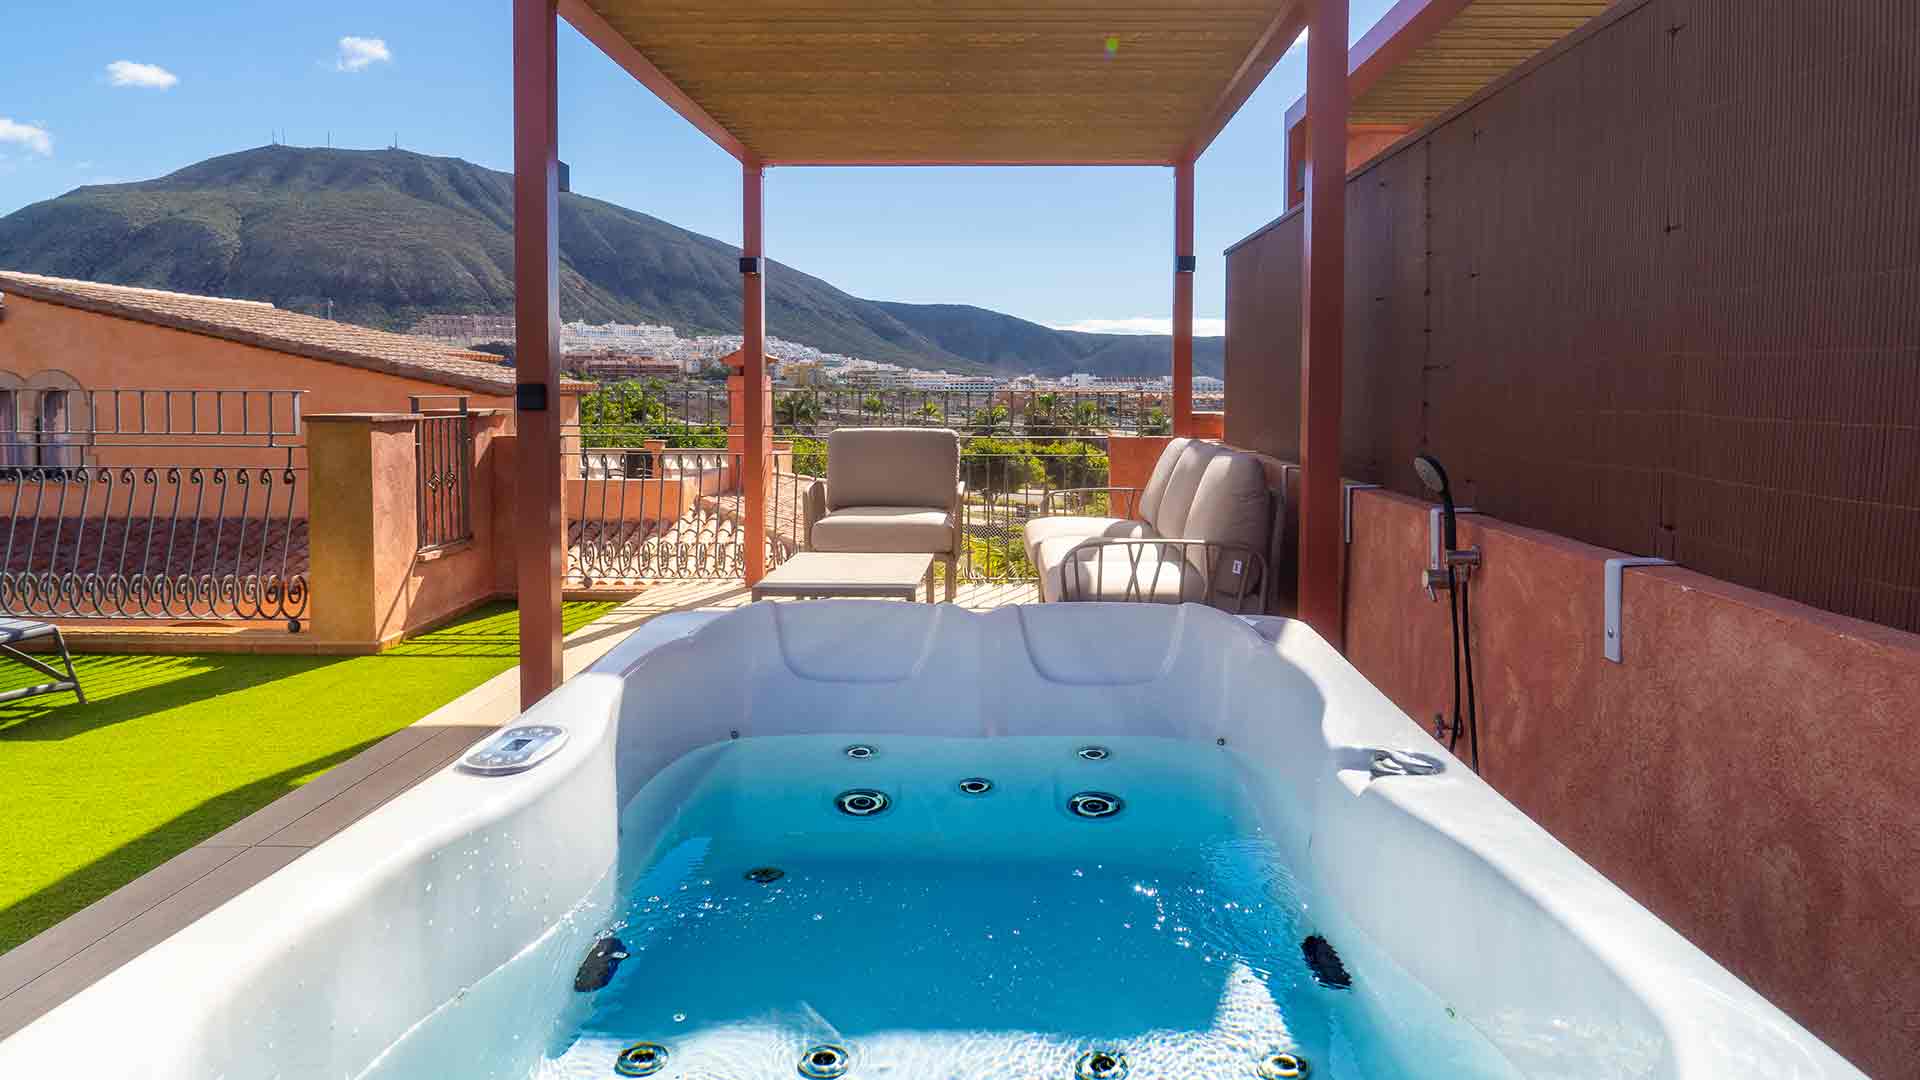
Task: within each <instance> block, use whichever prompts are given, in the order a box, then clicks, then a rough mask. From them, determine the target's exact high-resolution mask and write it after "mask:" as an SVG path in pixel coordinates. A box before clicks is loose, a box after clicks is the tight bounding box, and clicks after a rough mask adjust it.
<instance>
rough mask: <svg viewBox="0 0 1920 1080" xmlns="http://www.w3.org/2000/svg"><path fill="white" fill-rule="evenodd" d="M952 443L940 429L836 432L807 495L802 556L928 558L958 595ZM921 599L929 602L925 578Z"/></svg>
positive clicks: (954, 436) (958, 492)
mask: <svg viewBox="0 0 1920 1080" xmlns="http://www.w3.org/2000/svg"><path fill="white" fill-rule="evenodd" d="M963 491H964V488H963V486H962V485H961V483H960V436H959V434H958V433H957V432H954V431H952V430H950V429H947V428H842V429H840V430H838V431H835V432H834V433H832V434H831V435H829V436H827V481H826V483H824V484H815V485H814V486H813V487H812V488H810V489H808V491H807V549H808V550H809V551H848V552H867V553H876V552H902V553H912V554H922V553H924V554H929V555H932V556H934V558H935V560H936V561H937V562H942V563H945V564H946V567H947V599H948V600H949V601H951V600H952V599H953V598H954V593H955V591H956V589H957V588H958V577H957V575H958V573H959V563H960V549H961V535H960V533H961V529H960V500H961V497H962V493H963ZM927 597H928V599H932V597H933V581H932V573H931V571H929V573H928V581H927Z"/></svg>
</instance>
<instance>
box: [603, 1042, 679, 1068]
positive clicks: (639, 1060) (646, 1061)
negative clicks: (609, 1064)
mask: <svg viewBox="0 0 1920 1080" xmlns="http://www.w3.org/2000/svg"><path fill="white" fill-rule="evenodd" d="M666 1067H667V1048H666V1047H664V1046H661V1045H660V1044H659V1043H650V1042H637V1043H634V1044H633V1045H632V1046H629V1047H627V1048H626V1049H625V1050H622V1051H620V1056H619V1057H617V1058H615V1059H613V1071H614V1072H615V1073H617V1074H619V1075H621V1076H652V1075H653V1074H654V1073H657V1072H659V1071H660V1070H661V1069H664V1068H666Z"/></svg>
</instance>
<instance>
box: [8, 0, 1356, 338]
mask: <svg viewBox="0 0 1920 1080" xmlns="http://www.w3.org/2000/svg"><path fill="white" fill-rule="evenodd" d="M1391 3H1392V0H1352V14H1353V26H1352V33H1351V35H1350V36H1351V38H1354V39H1357V38H1358V37H1359V36H1360V35H1361V34H1362V33H1363V32H1364V31H1365V30H1366V28H1367V27H1369V26H1371V25H1372V24H1373V23H1374V22H1375V21H1376V20H1377V19H1378V18H1379V17H1380V16H1381V15H1382V14H1383V13H1384V12H1385V11H1386V9H1387V8H1388V7H1390V6H1391ZM9 7H10V8H12V9H14V10H13V12H12V13H11V14H10V16H9V18H8V20H7V23H8V26H9V29H10V30H11V34H10V37H11V38H12V40H11V41H10V42H9V45H8V47H7V48H6V50H5V56H6V63H5V64H4V65H0V214H5V213H11V212H12V211H14V210H16V209H19V208H20V207H22V206H25V205H27V204H29V203H32V202H36V201H39V200H41V199H47V198H52V197H54V196H56V195H59V194H61V193H62V192H66V191H69V190H71V189H73V188H75V187H77V186H79V185H82V184H97V183H114V182H119V181H126V180H141V179H147V178H150V177H154V176H160V175H163V174H165V173H167V172H170V171H172V170H174V169H177V168H180V167H181V166H184V165H188V164H191V163H193V162H195V161H199V160H201V159H203V158H207V157H211V156H214V155H216V154H223V153H230V152H232V151H236V150H242V149H245V148H247V147H252V146H258V145H260V144H262V143H265V142H267V141H269V139H271V138H272V137H274V135H275V133H278V134H279V136H280V137H281V138H282V140H283V141H285V142H288V143H291V144H294V145H302V146H306V145H312V146H318V145H325V144H326V143H327V142H328V141H329V140H331V142H332V145H334V146H339V147H362V148H375V147H383V146H386V145H388V144H389V143H390V142H392V141H393V140H394V139H396V138H397V139H398V140H399V143H400V145H401V146H402V147H404V148H406V149H409V150H416V151H420V152H422V153H428V154H444V155H449V156H454V157H462V158H466V159H468V160H470V161H474V162H478V163H480V164H482V165H487V166H490V167H493V168H501V169H505V168H509V167H511V164H512V152H511V151H512V128H511V107H512V93H511V86H510V82H509V77H508V76H509V65H508V58H509V51H510V50H509V39H508V34H507V16H508V9H509V5H508V3H507V2H506V0H486V2H484V3H473V2H472V0H411V2H408V3H403V4H395V3H391V2H387V3H370V2H366V0H340V2H337V3H332V4H325V5H307V4H298V5H296V4H284V5H273V6H272V7H270V8H267V7H262V6H261V5H258V4H252V3H239V2H234V0H204V2H199V3H194V4H178V5H154V4H151V3H146V2H142V3H138V4H136V3H134V2H132V0H102V2H101V3H97V4H90V5H73V4H69V3H66V2H63V0H13V2H12V3H11V4H9ZM561 35H562V36H561V46H560V68H561V83H560V124H561V156H562V157H563V158H565V159H566V160H567V161H568V163H569V164H570V165H571V166H572V169H573V185H574V190H576V191H579V192H581V193H583V194H588V195H593V196H596V197H599V198H604V199H607V200H609V201H612V202H615V203H619V204H622V205H624V206H629V207H632V208H634V209H636V210H642V211H645V212H647V213H650V214H654V215H656V216H658V217H661V218H665V219H666V220H668V221H671V222H673V223H675V224H677V225H681V226H683V227H685V228H689V229H693V230H695V231H696V232H702V233H706V234H708V235H710V236H716V237H719V238H721V239H723V240H728V241H730V242H738V240H739V235H740V224H739V190H740V186H739V168H738V166H737V165H736V164H735V163H734V162H733V159H732V158H729V157H727V156H726V155H725V154H724V153H722V152H721V151H720V150H719V149H717V148H716V147H714V146H713V145H712V144H711V143H709V142H708V141H707V140H706V139H705V137H703V136H701V135H700V134H699V133H698V132H696V131H694V130H693V129H692V128H691V127H689V126H688V125H687V124H686V123H685V122H684V121H682V120H681V119H680V118H679V117H677V116H675V115H674V114H673V113H671V112H669V111H668V110H667V109H666V108H665V107H664V106H661V105H660V104H659V103H658V102H657V101H655V100H654V99H653V97H652V96H651V95H650V94H648V93H647V92H646V90H644V89H643V88H641V87H640V86H638V85H637V84H635V83H634V82H633V81H632V80H631V79H630V78H628V77H627V76H626V74H625V73H623V72H621V71H620V70H619V69H617V68H615V67H614V66H613V65H612V64H611V63H610V62H608V61H607V60H606V59H605V58H604V57H603V56H601V55H600V53H599V52H598V50H596V49H594V48H593V46H591V45H589V44H588V43H587V42H586V41H585V40H584V39H582V38H581V37H580V36H579V35H578V34H576V33H574V32H573V30H572V29H571V28H568V27H565V26H564V25H563V27H562V31H561ZM1305 70H1306V60H1305V50H1304V48H1302V47H1300V46H1296V47H1295V48H1294V50H1293V51H1292V52H1290V53H1289V54H1288V55H1287V57H1286V58H1285V59H1284V60H1282V61H1281V63H1280V65H1279V66H1278V67H1276V68H1275V69H1274V71H1273V73H1272V75H1270V76H1269V77H1268V79H1267V81H1266V83H1265V85H1263V86H1262V87H1261V89H1260V91H1259V92H1258V93H1257V94H1255V95H1254V97H1253V98H1252V100H1251V101H1249V102H1248V103H1247V105H1246V107H1245V108H1244V109H1242V110H1241V112H1240V114H1239V116H1237V117H1236V118H1235V119H1234V121H1233V123H1232V125H1230V126H1229V127H1228V128H1227V130H1226V131H1225V132H1224V133H1223V134H1222V135H1221V137H1220V139H1219V140H1218V141H1217V142H1216V143H1215V144H1214V146H1213V148H1212V149H1211V150H1210V151H1208V153H1207V154H1206V156H1205V157H1203V158H1201V159H1200V164H1199V168H1198V173H1197V179H1198V187H1197V205H1196V218H1197V220H1196V229H1197V234H1198V241H1199V252H1200V273H1199V277H1198V279H1197V280H1196V282H1195V291H1196V302H1195V309H1196V314H1197V317H1198V318H1199V319H1200V320H1202V321H1201V322H1200V325H1199V329H1200V330H1201V332H1202V333H1207V332H1216V333H1217V332H1218V329H1217V327H1218V322H1219V320H1220V319H1221V317H1222V316H1223V315H1224V310H1223V308H1224V294H1225V266H1224V261H1223V259H1222V258H1221V254H1220V252H1221V250H1222V249H1223V248H1225V247H1226V246H1227V245H1228V244H1230V243H1232V242H1234V241H1235V240H1237V239H1239V238H1240V237H1241V236H1244V235H1245V234H1247V233H1248V232H1250V231H1252V230H1253V229H1255V228H1257V227H1258V226H1260V225H1261V224H1263V223H1265V222H1266V221H1268V220H1271V219H1272V218H1273V217H1275V216H1277V215H1278V214H1279V213H1280V212H1281V210H1282V209H1283V208H1284V205H1285V198H1284V192H1283V191H1282V176H1283V172H1282V164H1283V158H1284V154H1285V131H1284V127H1285V124H1284V116H1285V113H1286V109H1287V106H1289V105H1290V104H1292V102H1293V101H1294V100H1295V99H1296V98H1297V97H1298V96H1299V95H1300V92H1301V89H1302V87H1303V86H1304V83H1305ZM1172 188H1173V178H1172V173H1171V171H1170V170H1167V169H799V168H789V169H775V170H771V171H770V172H769V174H768V180H767V189H766V198H767V252H768V254H769V255H770V256H772V257H774V258H776V259H779V260H780V261H782V262H785V263H788V264H790V265H793V266H796V267H799V268H800V269H803V270H805V271H807V272H808V273H811V274H815V275H818V276H820V277H823V278H825V279H826V280H828V281H831V282H833V283H834V284H835V285H838V286H840V287H841V288H843V289H846V290H847V291H849V292H852V293H854V294H855V295H858V296H865V297H871V298H874V299H884V300H908V301H919V302H939V303H967V304H978V305H980V306H982V307H988V308H993V309H996V310H999V311H1005V312H1009V313H1011V314H1014V315H1019V316H1022V317H1024V318H1028V319H1032V320H1034V321H1036V322H1042V323H1047V324H1049V325H1055V326H1084V327H1086V328H1109V327H1111V328H1119V327H1121V326H1125V325H1127V324H1133V325H1135V326H1137V327H1138V328H1141V329H1148V328H1153V327H1155V326H1163V325H1164V323H1165V320H1166V317H1167V314H1168V312H1169V310H1170V308H1171V301H1170V290H1171V285H1170V283H1169V276H1170V275H1169V273H1168V269H1167V268H1168V263H1169V261H1170V256H1171V246H1170V245H1171V234H1172ZM771 329H772V330H773V332H774V333H776V334H777V333H778V332H779V327H777V326H776V327H772V328H771Z"/></svg>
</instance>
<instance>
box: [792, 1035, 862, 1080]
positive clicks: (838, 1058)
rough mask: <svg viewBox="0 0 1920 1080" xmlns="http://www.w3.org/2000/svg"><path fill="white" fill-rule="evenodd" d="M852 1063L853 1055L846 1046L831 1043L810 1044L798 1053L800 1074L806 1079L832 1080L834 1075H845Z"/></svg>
mask: <svg viewBox="0 0 1920 1080" xmlns="http://www.w3.org/2000/svg"><path fill="white" fill-rule="evenodd" d="M852 1064H853V1055H851V1054H849V1053H847V1051H846V1048H845V1047H842V1046H835V1045H833V1044H832V1043H821V1044H820V1045H819V1046H810V1047H808V1048H807V1052H806V1053H804V1054H801V1055H800V1075H801V1076H804V1077H806V1078H807V1080H833V1078H834V1077H836V1076H845V1075H846V1074H847V1069H848V1068H849V1067H850V1066H852Z"/></svg>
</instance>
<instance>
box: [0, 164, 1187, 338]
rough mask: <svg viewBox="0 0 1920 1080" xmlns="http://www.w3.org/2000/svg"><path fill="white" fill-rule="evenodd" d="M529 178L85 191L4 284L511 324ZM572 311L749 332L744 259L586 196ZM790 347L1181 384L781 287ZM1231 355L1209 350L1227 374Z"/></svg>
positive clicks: (994, 316) (968, 327) (6, 258)
mask: <svg viewBox="0 0 1920 1080" xmlns="http://www.w3.org/2000/svg"><path fill="white" fill-rule="evenodd" d="M512 230H513V178H512V177H511V176H510V175H509V174H507V173H503V172H496V171H494V170H491V169H483V168H481V167H479V166H477V165H473V164H470V163H468V162H465V161H461V160H459V159H458V158H436V157H427V156H425V155H421V154H414V153H409V152H407V151H404V150H331V149H319V148H299V147H291V146H263V147H258V148H256V149H252V150H245V151H241V152H240V153H235V154H227V155H224V156H221V157H216V158H210V159H208V160H206V161H203V162H200V163H199V164H196V165H190V166H188V167H186V168H184V169H181V170H180V171H178V172H175V173H172V174H170V175H168V176H164V177H161V178H159V179H156V180H146V181H141V182H138V183H131V184H105V185H93V186H88V187H81V188H76V189H74V190H73V191H71V192H68V193H67V194H65V195H62V196H60V197H59V198H56V199H49V200H47V201H45V202H40V203H35V204H34V205H32V206H28V207H26V208H24V209H22V210H19V211H17V212H15V213H13V214H11V215H8V216H6V217H4V218H0V267H6V268H9V269H15V270H25V271H31V272H34V273H43V274H52V275H55V276H60V277H74V278H84V279H87V280H92V281H105V282H115V283H120V284H128V285H142V286H148V287H152V288H160V289H175V290H180V291H183V292H193V293H205V294H210V295H219V296H234V297H244V298H250V299H259V300H270V301H272V302H273V303H275V304H278V305H279V306H281V307H283V308H287V309H289V310H293V311H302V312H307V313H310V314H315V315H323V314H325V313H326V312H327V310H328V304H329V302H331V303H332V310H333V312H334V315H335V317H337V318H340V319H344V320H346V321H349V322H356V323H361V324H363V325H367V326H376V327H380V328H383V329H400V330H404V329H407V328H409V327H411V326H412V325H413V324H414V323H416V322H417V321H418V320H419V319H420V318H421V317H422V316H424V315H428V314H433V313H439V312H448V313H479V314H499V315H506V314H511V313H512V310H513V276H512V267H513V231H512ZM560 255H561V261H562V266H561V275H560V312H561V315H562V317H564V318H567V319H584V320H586V321H588V322H654V323H667V324H670V325H672V326H673V327H675V328H676V329H678V330H679V331H680V332H682V333H684V334H698V333H728V332H738V331H739V328H740V274H739V266H738V263H737V261H736V260H737V256H738V249H736V248H734V247H732V246H731V245H728V244H724V243H722V242H720V241H718V240H714V239H712V238H710V237H706V236H701V235H699V234H697V233H692V232H688V231H687V230H685V229H681V228H677V227H675V226H673V225H670V224H668V223H667V222H664V221H661V220H659V219H658V218H653V217H649V216H647V215H646V214H641V213H637V212H635V211H632V210H628V209H626V208H624V207H620V206H615V205H613V204H612V203H608V202H603V201H601V200H598V199H592V198H588V197H586V196H584V195H577V194H565V195H562V196H561V197H560ZM767 309H768V310H767V321H768V325H769V327H770V328H771V329H772V330H773V332H774V333H776V334H778V335H779V336H780V337H782V338H785V339H787V340H789V341H799V342H804V343H806V344H808V345H813V346H816V347H818V348H822V349H827V350H829V351H833V352H840V353H847V354H850V355H855V356H860V357H864V358H866V359H870V360H885V361H891V362H895V363H899V364H904V365H907V366H910V367H922V368H946V369H948V370H951V371H962V372H965V371H994V372H999V373H1009V374H1011V373H1024V372H1029V371H1030V372H1035V373H1039V374H1043V375H1064V374H1067V373H1069V372H1073V371H1087V372H1092V373H1094V374H1100V375H1144V374H1157V373H1160V372H1164V371H1166V370H1167V357H1168V350H1169V348H1170V345H1169V342H1168V339H1167V338H1165V337H1134V336H1127V335H1116V334H1076V333H1068V332H1064V331H1059V330H1054V329H1051V328H1049V327H1046V326H1041V325H1040V324H1038V323H1033V322H1028V321H1026V320H1024V319H1017V318H1014V317H1012V316H1009V315H1003V314H1000V313H999V312H994V311H988V310H986V309H984V308H977V307H968V306H964V305H955V304H900V303H891V302H880V301H872V300H863V299H860V298H859V297H855V296H849V295H848V294H846V293H844V292H842V291H840V290H839V289H836V288H834V287H833V286H832V285H829V284H828V283H826V282H824V281H821V280H820V279H818V278H814V277H809V276H807V275H806V274H802V273H800V272H798V271H796V270H794V269H792V268H791V267H787V266H782V265H779V264H774V265H772V266H771V267H770V268H769V272H768V275H767ZM1221 364H1222V348H1221V341H1220V339H1218V338H1202V339H1198V340H1196V342H1195V343H1194V366H1195V370H1197V371H1199V372H1201V373H1202V374H1219V372H1220V368H1221Z"/></svg>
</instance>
